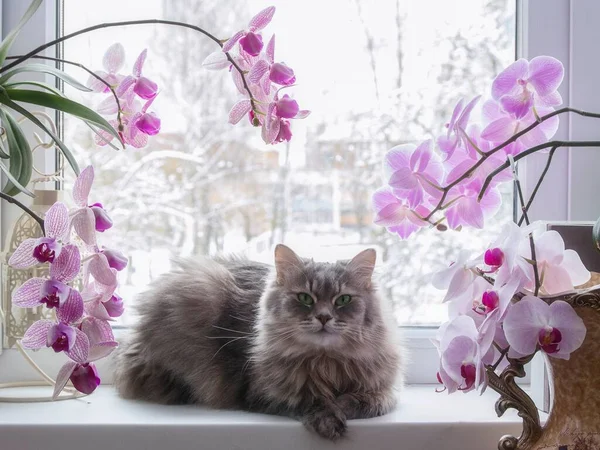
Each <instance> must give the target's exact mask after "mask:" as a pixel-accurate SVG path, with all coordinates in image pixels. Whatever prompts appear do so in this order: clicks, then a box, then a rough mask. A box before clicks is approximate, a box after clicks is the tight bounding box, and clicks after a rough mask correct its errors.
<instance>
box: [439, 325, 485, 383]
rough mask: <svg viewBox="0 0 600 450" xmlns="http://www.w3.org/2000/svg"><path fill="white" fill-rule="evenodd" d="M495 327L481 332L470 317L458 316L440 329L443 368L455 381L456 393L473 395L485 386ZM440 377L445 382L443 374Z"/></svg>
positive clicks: (440, 350)
mask: <svg viewBox="0 0 600 450" xmlns="http://www.w3.org/2000/svg"><path fill="white" fill-rule="evenodd" d="M494 333H495V329H494V328H493V327H489V328H486V329H484V330H481V332H480V330H478V329H477V326H476V325H475V322H474V320H473V319H472V318H471V317H469V316H458V317H456V318H454V319H453V320H451V321H450V322H448V323H446V324H445V325H443V326H442V327H441V328H440V330H439V334H438V335H439V336H440V337H439V347H438V351H439V352H440V355H441V367H442V369H443V371H444V373H445V374H446V376H447V377H448V378H449V379H451V380H452V381H453V383H452V384H451V385H450V386H451V387H452V388H454V389H456V390H460V391H463V392H469V391H472V390H474V389H479V388H480V387H481V386H485V366H484V362H483V360H482V359H483V357H484V356H485V355H486V354H487V353H488V351H489V349H490V347H491V345H492V342H493V338H494ZM439 375H440V378H441V379H442V380H443V379H444V377H442V374H441V373H440V374H439Z"/></svg>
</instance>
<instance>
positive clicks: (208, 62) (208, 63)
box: [202, 51, 231, 70]
mask: <svg viewBox="0 0 600 450" xmlns="http://www.w3.org/2000/svg"><path fill="white" fill-rule="evenodd" d="M230 65H231V61H229V60H228V59H227V55H226V54H225V53H223V51H218V52H213V53H211V54H210V55H208V56H207V57H206V58H204V61H202V67H204V68H205V69H208V70H221V69H225V68H227V67H229V66H230Z"/></svg>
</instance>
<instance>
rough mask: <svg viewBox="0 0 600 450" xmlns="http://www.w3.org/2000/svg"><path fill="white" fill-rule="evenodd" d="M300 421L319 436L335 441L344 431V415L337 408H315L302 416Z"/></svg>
mask: <svg viewBox="0 0 600 450" xmlns="http://www.w3.org/2000/svg"><path fill="white" fill-rule="evenodd" d="M302 422H303V423H304V426H305V427H306V428H308V429H309V430H312V431H314V432H315V433H317V434H318V435H319V436H321V437H323V438H325V439H329V440H331V441H336V440H338V439H339V438H341V437H342V436H343V435H344V433H345V432H346V416H345V415H344V414H343V413H342V412H341V411H339V410H334V409H330V408H326V409H316V410H313V411H311V412H310V413H308V414H307V415H306V416H304V417H303V420H302Z"/></svg>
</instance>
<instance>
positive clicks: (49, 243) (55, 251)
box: [33, 237, 62, 263]
mask: <svg viewBox="0 0 600 450" xmlns="http://www.w3.org/2000/svg"><path fill="white" fill-rule="evenodd" d="M35 244H36V245H35V247H34V248H33V257H34V258H35V259H37V260H38V262H41V263H46V262H49V263H51V262H54V259H55V258H56V257H58V255H60V251H61V249H62V245H60V243H59V242H57V241H56V239H54V238H49V237H42V238H39V239H38V240H37V242H36V243H35Z"/></svg>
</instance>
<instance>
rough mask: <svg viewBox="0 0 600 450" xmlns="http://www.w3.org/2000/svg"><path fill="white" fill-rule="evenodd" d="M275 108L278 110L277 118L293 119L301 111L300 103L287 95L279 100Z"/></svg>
mask: <svg viewBox="0 0 600 450" xmlns="http://www.w3.org/2000/svg"><path fill="white" fill-rule="evenodd" d="M275 107H276V108H277V117H282V118H284V119H291V118H293V117H295V116H296V114H298V111H299V110H300V107H299V106H298V102H296V100H293V99H292V98H290V96H289V95H287V94H285V95H284V96H283V97H282V98H280V99H279V100H277V102H276V103H275Z"/></svg>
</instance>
